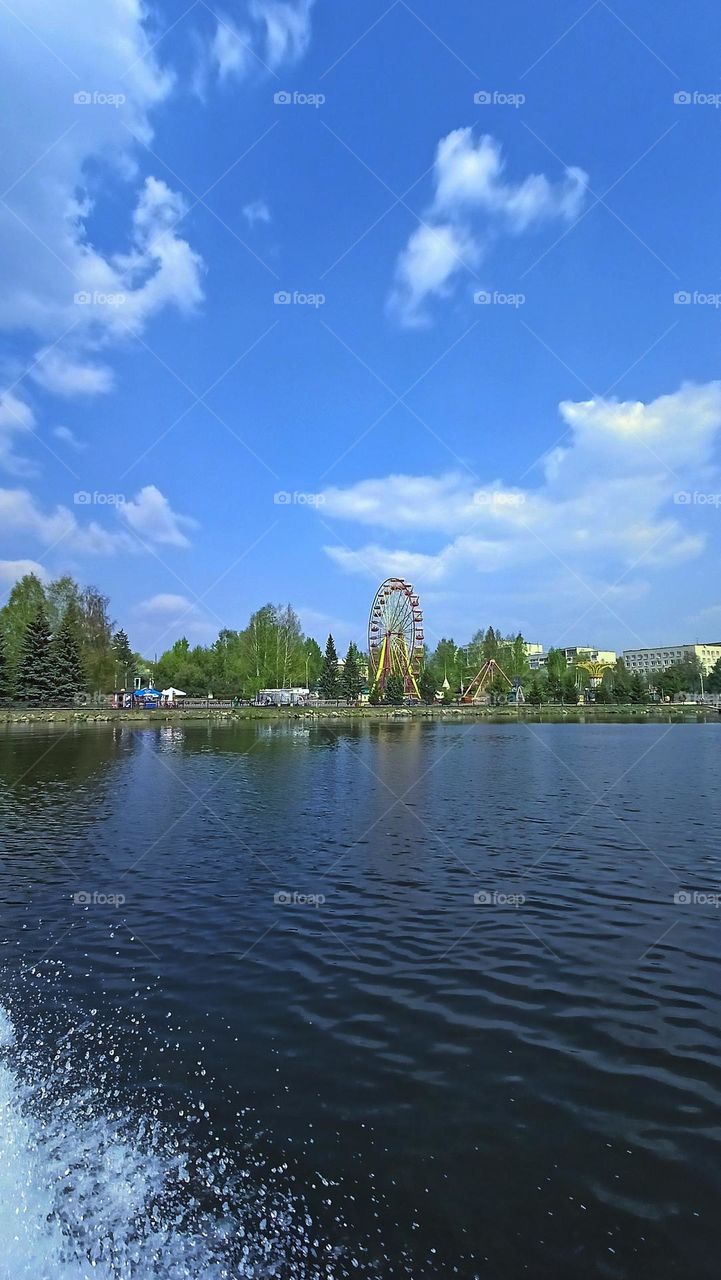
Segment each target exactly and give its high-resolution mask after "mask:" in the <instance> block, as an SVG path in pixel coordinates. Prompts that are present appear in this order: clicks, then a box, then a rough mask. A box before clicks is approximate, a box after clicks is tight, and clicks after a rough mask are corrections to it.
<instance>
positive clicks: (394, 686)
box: [383, 672, 405, 707]
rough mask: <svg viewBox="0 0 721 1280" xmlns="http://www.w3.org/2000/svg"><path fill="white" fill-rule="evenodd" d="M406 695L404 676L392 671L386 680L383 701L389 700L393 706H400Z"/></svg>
mask: <svg viewBox="0 0 721 1280" xmlns="http://www.w3.org/2000/svg"><path fill="white" fill-rule="evenodd" d="M404 697H405V685H404V683H403V676H398V675H396V674H395V672H392V673H391V675H389V676H388V679H387V680H386V687H385V692H384V696H383V701H384V702H387V703H388V704H389V705H390V706H392V707H400V706H401V704H402V702H403V698H404Z"/></svg>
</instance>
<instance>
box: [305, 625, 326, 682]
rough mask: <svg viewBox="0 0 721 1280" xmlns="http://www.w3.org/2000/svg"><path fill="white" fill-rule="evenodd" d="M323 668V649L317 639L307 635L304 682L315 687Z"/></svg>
mask: <svg viewBox="0 0 721 1280" xmlns="http://www.w3.org/2000/svg"><path fill="white" fill-rule="evenodd" d="M322 669H323V651H322V649H321V647H320V645H319V644H318V641H317V640H313V638H312V637H311V636H306V638H305V640H304V641H303V684H304V685H305V686H306V687H307V688H308V689H315V687H316V685H317V684H318V681H319V679H320V673H321V671H322Z"/></svg>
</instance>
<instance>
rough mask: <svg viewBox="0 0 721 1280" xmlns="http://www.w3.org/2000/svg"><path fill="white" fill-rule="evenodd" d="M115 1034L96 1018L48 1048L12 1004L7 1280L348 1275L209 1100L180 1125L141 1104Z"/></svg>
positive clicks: (2, 1055)
mask: <svg viewBox="0 0 721 1280" xmlns="http://www.w3.org/2000/svg"><path fill="white" fill-rule="evenodd" d="M85 1025H87V1024H82V1025H81V1026H80V1027H78V1028H77V1032H76V1033H75V1035H76V1036H77V1035H78V1033H82V1032H83V1027H84V1026H85ZM105 1041H106V1037H105V1035H104V1033H103V1032H102V1031H98V1029H97V1027H95V1026H93V1028H92V1030H91V1031H90V1032H87V1033H84V1034H81V1035H80V1037H79V1039H78V1041H77V1043H76V1044H74V1046H73V1048H72V1050H71V1048H70V1047H69V1045H68V1043H67V1041H66V1043H65V1044H63V1041H62V1039H61V1040H60V1041H59V1042H58V1043H57V1044H56V1045H55V1047H54V1049H53V1051H52V1052H51V1053H50V1055H48V1053H47V1052H45V1053H38V1052H37V1049H36V1044H35V1042H34V1041H33V1040H31V1039H30V1038H29V1037H28V1036H27V1035H24V1036H21V1035H20V1034H18V1036H17V1037H16V1035H15V1032H14V1028H13V1024H12V1021H11V1019H10V1017H9V1016H8V1014H7V1012H6V1011H5V1010H4V1009H2V1008H1V1007H0V1278H1V1280H151V1278H152V1280H161V1278H162V1280H236V1278H238V1280H239V1278H240V1277H260V1276H262V1277H284V1278H285V1277H297V1278H298V1280H301V1278H302V1280H332V1278H334V1277H340V1276H342V1275H346V1274H347V1271H346V1269H345V1267H344V1266H340V1267H338V1268H337V1266H336V1264H337V1262H338V1256H337V1252H336V1250H334V1249H332V1248H331V1246H330V1245H323V1244H321V1242H319V1241H318V1240H317V1239H316V1238H315V1237H314V1234H313V1231H312V1222H311V1220H310V1219H309V1217H308V1216H307V1214H306V1213H305V1211H304V1210H303V1208H302V1206H298V1205H297V1203H295V1202H294V1200H293V1198H292V1197H291V1196H290V1194H288V1193H286V1192H283V1191H281V1190H279V1189H278V1188H277V1187H274V1186H272V1185H269V1183H270V1179H267V1178H265V1176H264V1175H263V1174H262V1173H261V1170H260V1168H258V1169H254V1168H250V1169H248V1168H246V1169H243V1170H238V1168H237V1161H234V1158H233V1157H232V1156H231V1155H230V1154H229V1153H228V1152H225V1151H223V1150H222V1149H221V1148H220V1147H218V1146H217V1144H215V1143H214V1140H213V1138H212V1135H209V1130H208V1128H207V1119H208V1117H207V1112H205V1110H204V1107H203V1103H202V1102H201V1103H200V1104H198V1105H196V1107H195V1108H193V1109H191V1110H185V1109H184V1110H182V1111H180V1112H179V1116H182V1117H183V1125H185V1128H183V1127H182V1126H179V1128H178V1130H177V1131H176V1130H175V1129H174V1128H173V1126H171V1125H169V1124H168V1122H167V1120H161V1119H159V1118H158V1109H157V1107H154V1106H153V1104H152V1102H151V1101H149V1100H148V1099H147V1098H143V1099H139V1100H138V1105H137V1107H136V1108H135V1109H133V1108H129V1107H128V1106H127V1101H126V1100H124V1099H123V1097H122V1096H121V1091H120V1089H119V1088H118V1086H117V1082H116V1077H115V1078H114V1074H113V1069H114V1064H115V1063H117V1062H118V1056H117V1054H116V1048H110V1049H109V1050H107V1051H106V1049H105V1047H104V1046H105ZM48 1057H49V1060H48ZM90 1078H92V1081H93V1083H87V1081H88V1080H89V1079H90ZM193 1127H194V1132H193V1135H192V1141H190V1140H189V1139H190V1134H191V1130H193ZM198 1133H200V1135H201V1136H200V1137H197V1135H198ZM202 1134H205V1135H206V1137H208V1142H207V1143H206V1144H205V1145H204V1143H203V1138H202ZM179 1135H180V1136H179ZM196 1138H197V1140H196ZM270 1172H271V1173H273V1172H275V1171H274V1170H271V1171H270ZM278 1172H279V1171H278ZM352 1265H353V1266H355V1265H357V1264H355V1263H352ZM354 1274H355V1275H359V1274H362V1273H360V1272H358V1271H354Z"/></svg>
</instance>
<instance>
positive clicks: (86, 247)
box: [0, 0, 202, 396]
mask: <svg viewBox="0 0 721 1280" xmlns="http://www.w3.org/2000/svg"><path fill="white" fill-rule="evenodd" d="M146 16H147V15H146V9H145V5H144V4H143V3H142V0H104V3H103V4H98V3H96V2H95V0H54V3H53V4H52V5H48V4H46V3H45V0H18V3H17V4H14V5H13V7H12V11H11V9H10V8H9V7H7V6H0V75H1V76H2V82H3V92H4V94H5V97H6V101H7V102H9V103H12V111H6V112H4V113H3V115H2V117H0V156H1V157H2V172H3V186H4V187H5V188H6V194H5V197H4V203H3V204H2V206H0V276H1V277H2V280H3V289H2V293H0V329H2V328H4V329H8V330H22V331H24V332H26V333H27V332H31V333H35V334H37V335H39V336H40V337H41V338H42V339H44V340H45V341H52V342H56V341H57V340H58V339H59V338H61V337H62V344H61V345H60V346H58V347H55V348H53V350H52V351H49V352H47V353H46V354H43V355H42V358H41V361H40V363H39V365H38V366H37V367H36V369H35V370H34V371H33V376H34V378H35V381H36V382H38V383H39V384H40V385H42V386H43V387H44V388H45V389H47V390H50V391H52V392H53V393H54V394H60V395H64V396H71V395H76V394H78V395H90V394H98V393H100V392H104V391H107V390H109V389H110V387H111V385H112V374H111V372H110V370H109V369H107V368H105V367H104V366H103V365H101V364H98V363H97V362H96V361H95V360H94V359H91V360H90V361H88V358H87V357H88V354H89V353H91V354H93V355H95V354H96V353H97V351H98V350H99V349H100V348H102V347H105V346H107V345H108V344H109V343H111V342H115V341H117V340H119V339H121V338H122V339H124V338H126V336H127V327H126V326H127V325H131V326H133V327H142V326H143V325H145V324H146V323H147V322H148V320H149V319H150V318H151V316H153V315H154V314H156V313H157V312H158V311H159V310H161V309H162V308H164V307H167V306H175V307H178V308H179V309H181V310H188V309H189V308H191V307H193V306H194V305H196V304H197V302H198V301H199V300H200V299H201V297H202V287H201V269H202V263H201V260H200V258H199V257H198V255H197V254H196V253H195V252H194V251H193V250H192V249H191V247H190V245H189V244H188V242H187V241H186V240H185V239H183V237H182V236H181V235H179V234H178V232H177V230H176V229H175V226H174V224H175V222H176V221H177V219H178V218H180V217H181V216H182V214H183V212H184V210H185V208H186V205H185V203H184V202H183V200H182V199H181V197H180V196H179V195H178V194H177V193H175V192H173V191H171V190H170V188H169V187H168V186H167V184H166V183H165V182H163V181H161V180H159V179H156V178H153V177H148V178H147V179H146V180H145V181H144V182H143V183H142V184H141V185H140V186H137V183H138V175H137V164H136V158H137V156H138V154H139V153H138V148H137V144H136V142H135V138H134V136H133V135H136V136H137V137H138V138H139V139H140V140H141V141H144V142H149V141H150V140H151V138H152V127H151V116H152V113H153V111H154V109H155V108H157V107H158V105H159V104H160V103H161V102H163V101H164V100H165V99H166V98H167V96H168V94H169V92H170V90H171V88H172V77H171V76H170V75H169V74H168V73H167V72H166V71H165V70H163V68H162V67H161V66H160V63H159V61H158V57H157V54H156V52H155V51H153V50H152V49H151V47H150V43H149V40H148V36H147V35H146V32H145V29H144V21H145V18H146ZM113 95H116V96H117V97H118V98H119V99H121V100H120V101H119V103H118V104H116V105H111V103H110V102H109V101H108V97H109V96H113ZM78 97H79V99H80V100H76V99H78ZM19 121H22V128H19V127H18V122H19ZM111 171H112V174H113V177H114V179H115V180H116V181H117V180H118V179H120V180H121V181H123V182H125V183H126V184H128V186H129V187H130V189H131V195H132V187H133V185H136V188H137V189H136V193H135V212H134V213H133V214H132V217H131V223H130V227H129V228H126V229H117V230H116V232H115V235H116V243H115V246H113V244H112V241H111V243H110V246H109V247H108V248H103V249H101V248H100V247H99V245H100V237H99V236H98V235H97V234H96V232H95V219H96V218H97V217H101V218H102V217H103V216H104V212H105V210H104V199H105V191H106V189H107V183H106V179H107V176H108V174H109V173H110V172H111ZM114 202H115V205H116V206H117V207H118V208H119V207H122V204H123V203H124V202H122V201H119V200H118V199H117V196H114ZM107 240H108V236H107V228H106V230H105V233H104V235H103V242H104V243H107ZM128 244H129V247H128ZM77 299H80V301H78V300H77ZM63 335H66V336H64V337H63Z"/></svg>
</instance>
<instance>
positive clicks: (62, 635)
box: [50, 605, 84, 702]
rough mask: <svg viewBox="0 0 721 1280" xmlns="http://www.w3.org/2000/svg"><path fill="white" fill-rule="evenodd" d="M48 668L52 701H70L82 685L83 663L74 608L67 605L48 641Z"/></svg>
mask: <svg viewBox="0 0 721 1280" xmlns="http://www.w3.org/2000/svg"><path fill="white" fill-rule="evenodd" d="M50 669H51V676H52V698H53V701H54V702H72V701H73V698H74V697H75V695H76V694H77V693H79V692H80V691H81V690H82V689H83V687H84V676H83V664H82V658H81V656H80V642H79V639H78V632H77V626H76V620H75V614H74V609H73V607H72V605H69V606H68V608H67V609H66V610H65V614H64V615H63V618H62V621H61V623H60V626H59V627H58V629H57V631H56V632H55V635H54V636H53V638H52V640H51V641H50Z"/></svg>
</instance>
